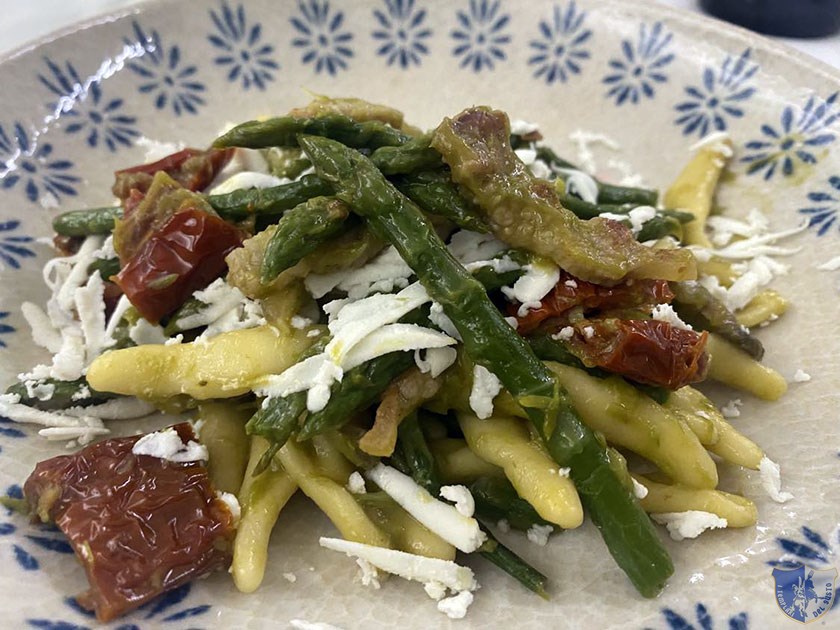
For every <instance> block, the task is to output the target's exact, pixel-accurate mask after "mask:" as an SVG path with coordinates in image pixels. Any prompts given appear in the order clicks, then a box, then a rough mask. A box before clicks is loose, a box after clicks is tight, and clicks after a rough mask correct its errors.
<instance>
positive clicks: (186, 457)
mask: <svg viewBox="0 0 840 630" xmlns="http://www.w3.org/2000/svg"><path fill="white" fill-rule="evenodd" d="M131 452H132V453H134V454H135V455H148V456H150V457H157V458H158V459H165V460H168V461H171V462H194V461H198V460H203V461H207V459H208V458H209V455H208V453H207V447H206V446H204V445H203V444H199V443H198V442H196V441H194V440H190V441H189V442H187V443H186V444H184V443H183V442H182V441H181V436H179V435H178V432H177V431H176V430H175V429H173V428H171V427H170V428H167V429H164V430H162V431H155V432H154V433H149V434H147V435H144V436H143V437H141V438H140V439H139V440H137V442H135V443H134V446H133V447H132V448H131Z"/></svg>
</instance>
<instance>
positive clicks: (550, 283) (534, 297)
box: [502, 259, 560, 317]
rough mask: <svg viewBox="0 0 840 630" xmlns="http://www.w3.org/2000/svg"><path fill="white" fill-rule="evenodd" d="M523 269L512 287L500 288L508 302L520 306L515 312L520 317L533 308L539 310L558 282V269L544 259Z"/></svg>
mask: <svg viewBox="0 0 840 630" xmlns="http://www.w3.org/2000/svg"><path fill="white" fill-rule="evenodd" d="M523 269H524V270H525V273H524V274H523V275H522V276H520V277H519V278H518V279H517V280H516V282H514V283H513V286H512V287H502V293H503V294H504V295H505V297H506V298H507V299H508V300H510V301H511V302H513V301H516V302H519V303H520V304H521V305H520V307H519V310H518V311H517V315H519V316H520V317H524V316H525V315H526V314H527V313H528V311H529V310H531V309H533V308H539V306H540V302H541V300H542V299H543V298H544V297H545V296H546V295H548V293H549V292H550V291H551V290H552V289H553V288H554V287H555V285H556V284H557V282H558V281H559V280H560V267H558V266H557V265H555V264H554V263H553V262H551V261H548V260H545V259H542V260H540V261H538V262H533V263H531V264H528V265H525V266H524V267H523Z"/></svg>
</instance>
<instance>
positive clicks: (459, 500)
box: [440, 485, 475, 517]
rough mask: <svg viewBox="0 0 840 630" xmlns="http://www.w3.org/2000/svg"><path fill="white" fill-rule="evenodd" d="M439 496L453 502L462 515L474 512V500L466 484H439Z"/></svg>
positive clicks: (468, 515) (470, 514) (469, 514)
mask: <svg viewBox="0 0 840 630" xmlns="http://www.w3.org/2000/svg"><path fill="white" fill-rule="evenodd" d="M440 496H441V497H443V498H444V499H446V500H447V501H450V502H451V503H454V504H455V509H456V510H458V513H459V514H461V515H462V516H467V517H470V516H472V515H473V514H475V500H474V499H473V495H472V493H470V491H469V489H468V488H467V487H466V486H461V485H455V486H441V488H440Z"/></svg>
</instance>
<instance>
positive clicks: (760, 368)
mask: <svg viewBox="0 0 840 630" xmlns="http://www.w3.org/2000/svg"><path fill="white" fill-rule="evenodd" d="M706 348H707V350H708V352H709V357H710V361H709V377H710V378H712V379H714V380H716V381H720V382H721V383H725V384H726V385H729V386H730V387H735V388H736V389H741V390H743V391H745V392H749V393H750V394H753V395H755V396H758V397H759V398H762V399H763V400H778V399H779V398H780V397H781V396H782V394H784V393H785V392H786V391H787V382H786V381H785V379H784V378H783V377H782V375H781V374H779V373H778V372H777V371H776V370H774V369H772V368H769V367H767V366H765V365H762V364H761V363H759V362H758V361H756V360H754V359H753V358H752V357H751V356H750V355H748V354H747V353H746V352H744V351H742V350H740V349H738V348H736V347H735V346H734V345H732V344H731V343H729V342H728V341H725V340H724V339H722V338H721V337H719V336H718V335H716V334H714V333H712V334H710V335H709V342H708V345H707V346H706ZM94 387H95V386H94Z"/></svg>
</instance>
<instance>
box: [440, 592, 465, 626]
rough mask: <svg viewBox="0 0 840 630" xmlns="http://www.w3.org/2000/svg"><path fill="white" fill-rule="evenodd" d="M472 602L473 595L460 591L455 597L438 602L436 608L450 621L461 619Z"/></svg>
mask: <svg viewBox="0 0 840 630" xmlns="http://www.w3.org/2000/svg"><path fill="white" fill-rule="evenodd" d="M472 602H473V594H472V593H471V592H469V591H461V592H460V593H458V594H457V595H453V596H452V597H446V598H445V599H442V600H440V601H439V602H438V604H437V608H438V610H439V611H440V612H442V613H444V614H446V616H447V617H449V618H450V619H463V618H464V617H465V616H466V615H467V608H469V607H470V604H472Z"/></svg>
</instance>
